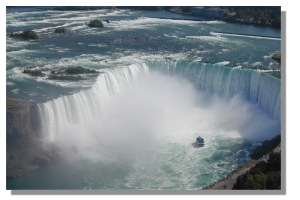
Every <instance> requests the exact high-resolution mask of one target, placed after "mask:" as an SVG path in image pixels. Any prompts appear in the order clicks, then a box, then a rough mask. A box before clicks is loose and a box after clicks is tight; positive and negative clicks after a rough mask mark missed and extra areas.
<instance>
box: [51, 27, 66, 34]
mask: <svg viewBox="0 0 300 200" xmlns="http://www.w3.org/2000/svg"><path fill="white" fill-rule="evenodd" d="M67 30H68V29H67V28H66V27H58V28H56V29H55V31H54V32H55V33H66V32H67Z"/></svg>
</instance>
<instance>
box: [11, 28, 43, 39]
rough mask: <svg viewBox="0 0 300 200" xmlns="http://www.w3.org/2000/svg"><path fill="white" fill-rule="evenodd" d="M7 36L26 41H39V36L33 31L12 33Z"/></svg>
mask: <svg viewBox="0 0 300 200" xmlns="http://www.w3.org/2000/svg"><path fill="white" fill-rule="evenodd" d="M7 35H9V36H10V37H13V38H20V39H24V40H36V39H38V36H37V34H36V33H35V32H34V31H31V30H27V31H23V32H22V33H18V32H15V33H13V32H11V33H8V34H7Z"/></svg>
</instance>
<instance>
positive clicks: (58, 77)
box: [48, 74, 85, 81]
mask: <svg viewBox="0 0 300 200" xmlns="http://www.w3.org/2000/svg"><path fill="white" fill-rule="evenodd" d="M48 78H49V79H51V80H64V81H80V80H85V78H83V77H82V76H80V75H77V76H72V75H54V74H51V75H50V76H49V77H48Z"/></svg>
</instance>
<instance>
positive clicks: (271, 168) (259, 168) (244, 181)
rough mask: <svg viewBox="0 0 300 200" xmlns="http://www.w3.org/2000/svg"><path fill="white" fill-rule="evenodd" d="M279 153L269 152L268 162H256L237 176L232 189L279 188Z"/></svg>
mask: <svg viewBox="0 0 300 200" xmlns="http://www.w3.org/2000/svg"><path fill="white" fill-rule="evenodd" d="M280 170H281V154H280V153H275V152H273V153H271V154H270V155H269V160H268V162H265V161H261V162H259V163H257V164H256V165H255V166H254V167H253V168H252V169H250V170H249V172H247V173H245V174H244V175H241V176H239V177H238V178H237V181H236V183H235V184H234V186H233V189H234V190H245V189H247V190H265V189H270V190H274V189H275V190H278V189H280V188H281V172H280Z"/></svg>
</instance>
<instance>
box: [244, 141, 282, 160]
mask: <svg viewBox="0 0 300 200" xmlns="http://www.w3.org/2000/svg"><path fill="white" fill-rule="evenodd" d="M280 142H281V136H280V135H277V136H276V137H274V138H273V139H271V140H266V141H264V142H263V143H262V145H260V146H258V147H256V148H255V149H254V150H253V152H252V153H251V154H250V158H252V159H259V158H261V157H262V156H264V155H266V154H267V153H269V152H271V151H272V150H273V149H274V148H275V147H277V146H278V145H279V144H280Z"/></svg>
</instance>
